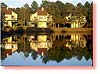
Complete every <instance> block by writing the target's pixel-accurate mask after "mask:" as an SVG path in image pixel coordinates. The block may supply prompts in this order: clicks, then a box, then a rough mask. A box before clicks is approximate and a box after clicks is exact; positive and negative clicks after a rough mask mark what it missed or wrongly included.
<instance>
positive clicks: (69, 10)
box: [65, 3, 75, 15]
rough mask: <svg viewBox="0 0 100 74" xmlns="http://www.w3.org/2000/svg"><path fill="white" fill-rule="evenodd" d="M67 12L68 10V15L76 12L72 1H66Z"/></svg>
mask: <svg viewBox="0 0 100 74" xmlns="http://www.w3.org/2000/svg"><path fill="white" fill-rule="evenodd" d="M65 12H66V15H69V14H70V13H71V14H73V15H74V14H75V7H74V5H73V4H71V3H66V4H65Z"/></svg>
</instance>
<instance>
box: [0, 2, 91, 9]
mask: <svg viewBox="0 0 100 74" xmlns="http://www.w3.org/2000/svg"><path fill="white" fill-rule="evenodd" d="M33 1H36V2H37V3H38V5H39V6H40V4H41V3H42V0H1V2H4V3H5V4H7V6H8V7H11V8H17V7H22V6H23V5H24V4H25V3H28V4H29V6H30V5H31V3H32V2H33ZM49 1H50V2H55V1H57V0H49ZM59 1H62V2H63V3H66V2H69V3H72V4H74V5H76V4H77V3H79V2H80V3H82V4H83V5H84V3H85V2H86V1H88V2H89V3H91V2H92V0H59Z"/></svg>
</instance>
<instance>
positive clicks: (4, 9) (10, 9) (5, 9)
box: [1, 7, 12, 14]
mask: <svg viewBox="0 0 100 74" xmlns="http://www.w3.org/2000/svg"><path fill="white" fill-rule="evenodd" d="M1 11H2V12H3V13H4V14H12V8H6V7H2V8H1Z"/></svg>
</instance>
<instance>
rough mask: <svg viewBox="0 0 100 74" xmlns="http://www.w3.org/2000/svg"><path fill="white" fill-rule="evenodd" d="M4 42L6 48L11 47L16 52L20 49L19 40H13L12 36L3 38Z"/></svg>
mask: <svg viewBox="0 0 100 74" xmlns="http://www.w3.org/2000/svg"><path fill="white" fill-rule="evenodd" d="M3 42H4V49H5V50H9V49H10V50H12V52H14V51H16V50H17V49H18V46H17V42H16V41H13V39H12V36H11V37H8V38H5V39H4V40H3Z"/></svg>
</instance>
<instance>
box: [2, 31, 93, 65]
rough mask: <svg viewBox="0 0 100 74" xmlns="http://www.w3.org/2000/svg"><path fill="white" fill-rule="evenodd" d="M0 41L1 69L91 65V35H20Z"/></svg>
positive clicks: (6, 37)
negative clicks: (5, 67) (9, 67)
mask: <svg viewBox="0 0 100 74" xmlns="http://www.w3.org/2000/svg"><path fill="white" fill-rule="evenodd" d="M1 41H2V45H1V46H2V47H1V65H2V66H93V35H92V33H83V32H81V33H74V32H73V33H51V34H48V33H27V34H26V33H24V34H15V35H12V36H5V37H3V38H2V40H1Z"/></svg>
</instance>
